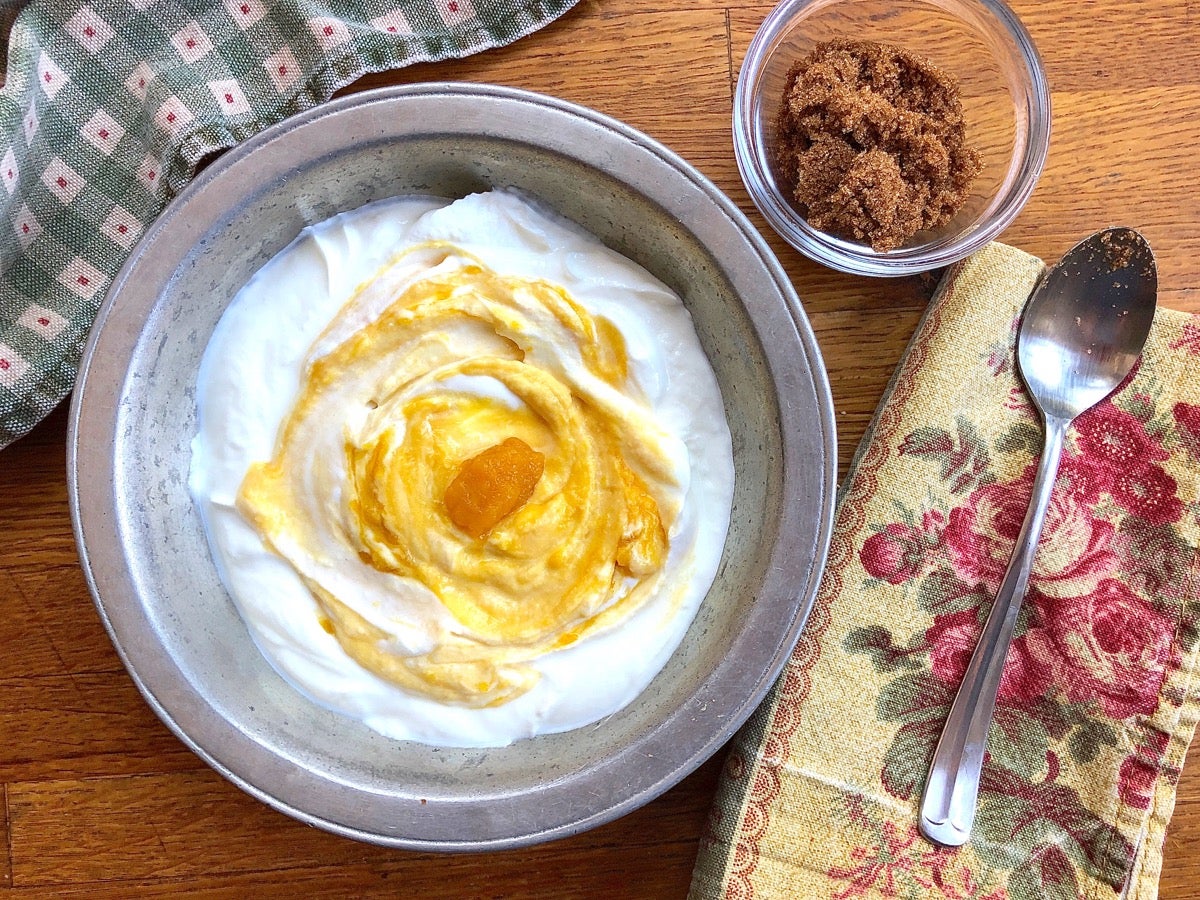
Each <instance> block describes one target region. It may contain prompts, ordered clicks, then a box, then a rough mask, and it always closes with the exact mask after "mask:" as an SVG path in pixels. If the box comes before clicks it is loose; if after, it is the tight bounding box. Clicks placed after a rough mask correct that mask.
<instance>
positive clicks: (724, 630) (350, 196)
mask: <svg viewBox="0 0 1200 900" xmlns="http://www.w3.org/2000/svg"><path fill="white" fill-rule="evenodd" d="M497 187H514V188H518V189H520V190H523V191H526V192H528V193H530V194H532V195H534V196H535V197H536V198H538V199H540V200H541V201H542V202H544V203H547V204H549V205H550V206H551V207H553V208H555V209H557V210H558V211H559V212H560V213H562V214H563V215H565V216H567V217H568V218H570V219H573V220H574V221H576V222H577V223H579V224H580V225H582V226H583V227H584V228H586V229H588V230H589V231H591V232H592V233H593V234H595V235H597V236H598V237H599V238H600V239H601V240H602V241H604V242H605V243H606V244H608V245H609V246H610V247H612V248H613V249H615V250H617V251H619V252H620V253H623V254H625V255H627V256H629V257H630V258H632V259H634V260H636V261H637V262H639V263H640V264H641V265H643V266H644V267H645V268H647V269H648V270H649V271H650V272H652V273H653V274H654V275H656V276H657V277H659V278H660V279H662V280H663V281H664V282H666V283H667V284H669V285H671V286H672V287H673V288H674V289H675V290H676V291H677V292H678V293H679V294H680V296H682V297H683V299H684V302H685V303H686V305H687V306H688V308H689V309H690V311H691V314H692V317H693V319H694V321H695V325H696V330H697V332H698V334H699V336H700V341H701V343H702V345H703V346H704V349H705V352H706V353H707V354H708V357H709V359H710V360H711V362H712V364H713V368H714V369H715V371H716V374H717V378H718V381H719V383H720V386H721V391H722V394H723V397H724V402H725V408H726V413H727V416H728V419H729V425H730V428H731V431H732V433H733V446H734V462H735V467H736V481H735V496H734V508H733V520H732V524H731V528H730V531H729V537H728V540H727V542H726V546H725V551H724V557H723V559H722V563H721V567H720V572H719V574H718V576H717V579H716V582H715V583H714V585H713V587H712V589H711V590H710V591H709V594H708V596H707V598H706V599H705V601H704V603H703V605H702V607H701V609H700V611H699V614H698V616H697V618H696V620H695V622H694V623H693V624H692V626H691V628H690V630H689V631H688V633H687V635H686V637H685V638H684V641H683V643H682V644H681V646H680V647H679V649H678V650H677V651H676V652H675V654H674V655H673V656H672V658H671V659H670V661H669V662H668V664H667V666H666V667H665V668H664V669H663V671H662V672H661V673H660V674H659V675H658V677H657V678H655V680H654V681H653V682H652V684H651V685H650V686H649V687H648V688H647V690H646V691H645V692H644V693H643V694H642V695H641V696H640V697H638V698H637V700H635V701H634V702H633V703H632V704H630V705H629V706H628V707H626V708H625V709H623V710H622V711H621V712H619V713H617V714H615V715H612V716H610V717H608V718H606V719H604V720H603V721H601V722H599V723H597V724H595V725H593V726H591V727H587V728H583V729H578V730H575V731H570V732H566V733H563V734H556V735H549V736H544V737H538V738H534V739H530V740H525V741H519V742H517V743H516V744H513V745H511V746H508V747H504V748H499V749H491V750H459V749H445V748H438V747H431V746H425V745H422V744H416V743H409V742H400V741H394V740H390V739H388V738H385V737H382V736H381V735H379V734H376V733H375V732H372V731H370V730H369V729H367V728H366V727H365V726H363V725H360V724H359V723H358V722H355V721H352V720H350V719H347V718H344V717H342V716H340V715H337V714H335V713H333V712H330V711H329V710H327V709H324V708H322V707H320V706H317V705H315V704H313V703H312V702H310V701H308V700H306V699H305V698H304V697H302V696H301V695H300V694H299V693H298V692H297V691H295V690H294V689H293V688H291V687H290V686H289V685H288V684H287V683H285V682H284V681H283V680H282V678H281V677H280V676H279V675H277V674H276V672H275V671H274V670H273V669H272V668H271V666H270V665H269V664H268V663H267V661H266V660H265V659H264V658H263V657H262V656H261V655H260V653H259V652H258V650H257V649H256V648H255V646H254V644H253V642H252V641H251V638H250V635H249V633H248V632H247V630H246V628H245V626H244V625H243V623H242V621H241V619H240V618H239V616H238V614H237V612H236V610H235V608H234V606H233V603H232V601H231V600H230V599H229V597H228V595H227V594H226V592H225V589H224V588H223V587H222V584H221V581H220V579H219V577H218V573H217V570H216V568H215V566H214V564H213V562H212V559H211V557H210V555H209V549H208V545H207V543H206V540H205V536H204V532H203V529H202V526H201V523H200V518H199V514H198V513H197V511H196V510H195V509H194V508H193V505H192V501H191V498H190V496H189V494H188V491H187V471H188V467H189V464H190V458H191V451H190V442H191V439H192V436H193V434H194V432H195V427H196V413H195V403H194V401H195V382H196V374H197V367H198V365H199V361H200V356H201V354H202V352H203V350H204V348H205V345H206V344H207V342H208V339H209V336H210V334H211V333H212V330H213V327H214V325H215V324H216V322H217V319H218V318H219V317H220V315H221V313H222V311H223V310H224V309H225V306H226V304H227V303H228V302H229V301H230V299H231V298H232V297H233V296H234V294H235V293H236V292H237V290H238V289H239V288H240V287H241V286H242V284H243V283H244V282H245V281H246V280H247V279H248V278H249V277H250V275H251V274H252V273H253V272H254V271H256V270H257V269H258V268H259V267H260V266H261V265H262V264H263V263H264V262H266V261H267V260H268V259H270V258H271V257H272V256H273V255H274V254H275V253H276V252H277V251H279V250H280V249H282V248H283V247H284V246H285V245H286V244H287V243H288V242H289V241H291V240H292V238H294V237H295V236H296V234H297V233H298V232H299V231H300V230H301V229H302V228H303V227H305V226H306V225H310V224H312V223H315V222H318V221H321V220H323V219H326V218H328V217H330V216H332V215H334V214H336V213H338V212H341V211H343V210H347V209H352V208H354V207H357V206H360V205H362V204H364V203H367V202H369V201H372V200H378V199H382V198H386V197H390V196H396V195H401V194H414V193H416V194H427V195H428V194H435V195H443V196H447V197H458V196H463V195H465V194H468V193H471V192H473V191H478V190H486V189H490V188H497ZM68 468H69V478H70V496H71V506H72V514H73V516H74V522H75V533H76V539H77V541H78V544H79V549H80V555H81V558H82V560H83V565H84V569H85V572H86V574H87V578H88V583H89V586H90V587H91V590H92V594H93V596H94V598H95V601H96V606H97V608H98V609H99V612H100V615H101V617H102V618H103V620H104V623H105V625H106V627H107V628H108V630H109V634H110V635H111V637H112V640H113V643H114V644H115V645H116V648H117V651H118V652H119V653H120V655H121V658H122V660H123V661H124V663H125V665H126V667H127V668H128V670H129V672H130V674H131V675H132V676H133V679H134V680H135V681H136V682H137V685H138V687H139V688H140V689H141V691H142V693H143V694H144V695H145V697H146V700H147V701H148V702H149V703H150V705H151V706H152V707H153V708H154V710H155V712H156V713H157V714H158V715H159V716H160V717H161V718H162V720H163V721H164V722H165V723H166V724H167V725H168V726H169V727H170V728H171V729H172V730H173V731H174V732H175V733H176V734H177V735H178V736H179V737H180V738H181V739H182V740H183V741H184V742H186V743H187V744H188V745H189V746H190V747H191V748H192V749H193V750H195V751H196V753H198V754H199V755H200V756H201V757H203V758H204V759H205V760H206V761H207V762H208V763H209V764H210V765H211V766H213V768H215V769H216V770H217V771H218V772H220V773H221V774H223V775H224V776H226V777H227V778H229V779H230V780H231V781H233V782H234V783H235V784H237V785H239V786H240V787H242V788H243V789H245V790H246V791H248V792H249V793H251V794H253V795H254V796H256V797H258V798H260V799H261V800H263V801H265V802H266V803H268V804H270V805H271V806H273V807H275V808H277V809H280V810H282V811H284V812H286V813H288V814H290V815H292V816H295V817H296V818H298V819H301V820H303V821H305V822H308V823H310V824H313V825H316V826H319V827H321V828H325V829H328V830H330V831H333V832H336V833H338V834H343V835H346V836H349V837H353V838H357V839H360V840H366V841H371V842H374V843H379V844H386V845H393V846H399V847H408V848H413V849H424V850H431V849H432V850H465V849H484V848H488V849H494V848H501V847H511V846H518V845H525V844H531V843H535V842H538V841H542V840H548V839H551V838H556V837H562V836H566V835H569V834H574V833H576V832H579V831H582V830H584V829H586V828H590V827H593V826H595V825H599V824H601V823H603V822H606V821H609V820H611V819H614V818H616V817H618V816H620V815H622V814H623V813H626V812H629V811H630V810H632V809H634V808H636V807H638V806H640V805H641V804H643V803H646V802H647V801H649V800H651V799H653V798H654V797H656V796H658V795H659V794H661V793H662V792H663V791H665V790H666V789H667V788H669V787H671V786H672V785H673V784H675V783H676V782H678V781H679V780H680V779H682V778H683V777H684V776H686V775H687V774H688V773H690V772H691V771H693V770H694V769H695V768H696V767H697V766H699V765H700V764H701V763H702V762H703V761H704V760H705V759H707V758H708V757H709V756H710V755H711V754H713V753H714V752H715V751H716V750H717V749H719V748H720V747H721V745H722V744H723V743H724V742H725V741H726V740H727V739H728V738H729V737H730V736H731V735H732V733H733V732H734V731H735V730H736V729H737V728H738V726H740V725H741V724H742V722H743V721H745V719H746V718H747V717H748V716H749V714H750V713H751V712H752V711H753V709H754V707H755V706H756V705H757V704H758V703H759V701H760V700H761V699H762V697H763V696H764V694H765V693H766V691H767V689H768V688H769V686H770V685H771V683H772V682H773V680H774V679H775V677H776V676H777V675H778V674H779V671H780V669H781V668H782V666H783V664H784V662H785V660H786V658H787V656H788V654H789V652H790V650H791V648H792V646H793V644H794V643H795V641H796V638H797V636H798V635H799V633H800V629H801V628H802V626H803V624H804V621H805V618H806V616H807V614H808V611H809V608H810V606H811V604H812V601H813V595H814V593H815V591H816V587H817V582H818V579H819V577H820V573H821V569H822V565H823V563H824V559H825V554H826V549H827V546H828V542H829V535H830V528H831V521H832V506H833V494H834V477H835V445H834V420H833V408H832V402H831V399H830V393H829V386H828V382H827V379H826V375H825V371H824V367H823V364H822V361H821V358H820V354H819V351H818V349H817V346H816V342H815V340H814V338H813V334H812V331H811V329H810V327H809V324H808V321H807V319H806V318H805V315H804V313H803V311H802V309H801V307H800V303H799V300H798V298H797V297H796V295H795V293H794V291H793V290H792V288H791V285H790V284H789V282H788V279H787V277H786V275H785V274H784V272H783V270H782V269H781V268H780V266H779V264H778V262H777V261H776V260H775V258H774V257H773V256H772V254H771V252H770V250H769V249H768V248H767V245H766V244H765V242H764V241H763V240H762V238H761V237H760V236H759V235H758V234H757V233H756V232H755V230H754V229H753V227H752V226H751V225H750V224H749V223H748V222H747V220H746V219H745V217H743V216H742V214H741V213H740V212H739V211H738V210H737V208H736V207H735V206H734V205H733V204H732V203H731V202H730V201H729V200H728V199H727V198H726V197H725V196H724V195H722V194H721V193H720V192H719V191H718V190H717V189H716V188H715V187H714V186H713V185H712V184H711V183H710V182H708V181H707V180H706V179H705V178H704V177H703V176H701V175H700V174H699V173H698V172H697V171H696V170H695V169H693V168H691V167H690V166H688V165H687V164H686V163H685V162H683V161H682V160H681V159H680V158H679V157H677V156H675V155H674V154H673V153H671V152H670V151H668V150H667V149H666V148H665V147H663V146H661V145H659V144H657V143H655V142H654V141H652V140H650V139H649V138H647V137H646V136H644V135H642V134H639V133H638V132H636V131H634V130H632V129H630V128H629V127H627V126H625V125H622V124H620V123H619V122H616V121H614V120H612V119H609V118H607V117H605V116H602V115H599V114H597V113H595V112H592V111H589V110H587V109H584V108H581V107H578V106H573V105H571V104H568V103H564V102H562V101H559V100H554V99H551V98H547V97H542V96H538V95H535V94H530V93H526V92H522V91H517V90H511V89H506V88H498V87H491V86H480V85H466V84H425V85H415V86H411V87H400V88H389V89H384V90H379V91H374V92H369V93H363V94H358V95H353V96H350V97H347V98H346V99H343V100H340V101H337V102H334V103H329V104H325V105H323V106H320V107H318V108H316V109H313V110H311V111H309V112H306V113H303V114H301V115H299V116H296V117H294V118H292V119H289V120H287V121H286V122H283V123H281V124H279V125H277V126H275V127H273V128H270V129H268V130H266V131H264V132H263V133H262V134H260V135H259V136H257V137H256V138H254V139H253V140H250V141H248V142H247V143H245V144H243V145H241V146H240V147H238V148H237V149H235V150H233V151H231V152H229V153H228V154H226V155H225V156H223V157H222V158H220V159H219V160H218V161H217V162H216V163H214V164H213V165H212V166H210V167H209V168H208V169H207V170H205V171H204V173H203V174H202V175H201V176H200V177H199V178H197V179H196V181H195V182H194V183H193V184H192V185H191V186H189V187H188V189H187V190H185V191H184V192H183V193H182V194H181V195H180V196H179V197H178V198H177V199H176V200H175V201H174V202H173V203H172V204H171V205H170V206H169V207H168V209H167V210H166V212H164V213H163V215H162V216H161V217H160V218H159V220H158V221H157V222H156V223H155V224H154V226H153V227H152V228H150V229H149V230H148V231H147V233H146V235H145V236H144V237H143V239H142V241H141V242H140V243H139V244H138V246H137V247H136V249H135V250H134V253H133V255H132V256H131V258H130V259H129V261H128V263H127V264H126V265H125V267H124V269H122V271H121V272H120V274H119V275H118V276H117V278H116V279H115V281H114V282H113V285H112V288H111V290H110V291H109V294H108V297H107V299H106V301H105V303H104V306H103V308H102V309H101V310H100V314H99V316H98V318H97V321H96V325H95V328H94V330H93V332H92V335H91V339H90V341H89V343H88V346H87V349H86V351H85V357H84V361H83V366H82V368H81V370H80V378H79V384H78V386H77V388H76V391H75V396H74V400H73V404H72V411H71V433H70V440H69V449H68Z"/></svg>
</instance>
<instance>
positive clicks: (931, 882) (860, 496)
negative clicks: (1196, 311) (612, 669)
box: [692, 244, 1200, 900]
mask: <svg viewBox="0 0 1200 900" xmlns="http://www.w3.org/2000/svg"><path fill="white" fill-rule="evenodd" d="M1041 270H1042V264H1041V262H1040V261H1039V260H1037V259H1035V258H1033V257H1031V256H1028V255H1027V254H1024V253H1022V252H1020V251H1018V250H1014V249H1012V248H1010V247H1004V246H1001V245H996V244H994V245H991V246H990V247H988V248H985V249H984V250H983V251H981V252H980V253H978V254H977V255H976V256H974V257H972V258H971V259H969V260H967V261H966V262H964V263H962V264H960V265H958V266H956V267H955V268H953V269H952V270H950V272H949V273H948V274H947V275H946V277H945V279H944V280H943V282H942V284H941V286H940V287H939V290H938V292H937V295H936V296H935V297H934V299H933V301H932V303H931V304H930V308H929V311H928V313H927V315H926V317H925V319H924V321H923V322H922V324H921V326H920V328H919V329H918V331H917V334H916V336H915V337H914V338H913V341H912V343H911V344H910V346H909V349H908V351H907V353H906V354H905V358H904V360H903V361H902V362H901V364H900V367H899V369H898V371H897V373H896V376H895V378H894V379H893V382H892V384H891V386H890V387H889V389H888V392H887V395H886V396H885V398H884V400H883V403H882V404H881V406H880V408H879V410H878V412H877V413H876V416H875V419H874V421H873V422H872V426H871V429H870V430H869V432H868V434H867V436H866V438H864V440H863V442H862V445H861V446H860V448H859V451H858V454H857V455H856V457H855V460H854V463H853V464H852V466H851V471H850V474H849V476H848V477H847V480H846V482H845V484H844V485H843V487H842V491H841V495H840V498H839V502H838V510H837V515H836V520H835V526H834V537H833V542H832V546H831V551H830V558H829V565H828V568H827V570H826V573H825V576H824V579H823V581H822V584H821V587H820V590H819V593H818V597H817V602H816V605H815V607H814V609H813V612H812V615H811V618H810V619H809V624H808V626H807V627H806V629H805V631H804V633H803V635H802V636H801V640H800V642H799V644H798V645H797V647H796V650H795V652H794V654H793V655H792V658H791V660H790V661H789V663H788V665H787V667H786V669H785V671H784V674H783V676H782V678H781V679H780V681H779V683H778V684H777V685H776V687H775V688H774V690H773V692H772V694H771V695H770V697H769V698H768V700H767V701H766V702H765V703H764V704H763V706H762V707H761V708H760V709H759V710H758V712H757V713H756V714H755V716H754V717H753V718H752V719H751V721H750V722H749V724H748V725H747V726H746V728H745V729H743V731H742V732H741V733H740V735H739V736H738V737H737V739H736V740H735V742H734V744H733V747H732V750H731V753H730V755H729V757H728V760H727V763H726V766H725V769H724V772H723V775H722V781H721V787H720V790H719V793H718V797H717V801H716V804H715V806H714V808H713V811H712V815H711V819H710V826H709V830H708V833H707V834H706V836H705V837H704V839H703V840H702V842H701V850H700V857H699V860H698V863H697V867H696V871H695V876H694V880H693V885H692V894H693V897H695V898H697V900H699V898H712V897H728V898H752V897H760V898H789V900H790V898H814V900H815V898H821V900H824V898H834V900H847V898H884V897H889V898H921V900H925V898H934V900H936V898H946V900H1003V898H1012V900H1034V898H1038V900H1076V898H1109V900H1111V898H1117V897H1131V898H1139V900H1146V898H1152V897H1154V896H1156V894H1157V884H1158V875H1159V871H1160V868H1161V863H1162V856H1161V850H1162V843H1163V837H1164V833H1165V830H1166V826H1167V820H1168V819H1169V818H1170V815H1171V810H1172V808H1173V806H1174V802H1175V785H1176V781H1177V778H1178V775H1179V772H1180V770H1181V768H1182V765H1183V759H1184V755H1185V753H1186V751H1187V747H1188V743H1189V742H1190V740H1191V738H1192V735H1193V733H1194V731H1195V728H1196V721H1197V717H1198V715H1200V702H1198V700H1197V694H1198V692H1200V684H1198V682H1197V676H1198V673H1200V628H1198V625H1200V598H1198V596H1197V587H1198V585H1200V553H1198V551H1197V547H1198V546H1200V519H1198V516H1200V377H1197V376H1198V375H1200V319H1197V318H1195V317H1192V316H1187V315H1184V314H1182V313H1176V312H1172V311H1170V310H1164V309H1159V311H1158V314H1157V316H1156V318H1155V321H1154V327H1153V329H1152V331H1151V336H1150V340H1149V342H1148V344H1147V346H1146V349H1145V352H1144V354H1143V356H1142V360H1141V363H1140V367H1139V368H1138V370H1137V372H1136V374H1135V375H1134V376H1133V378H1132V379H1131V380H1129V381H1128V382H1127V383H1126V384H1125V385H1124V386H1123V387H1122V388H1121V389H1120V390H1119V391H1118V392H1116V393H1115V394H1114V395H1113V396H1112V397H1111V398H1109V400H1107V401H1105V402H1103V403H1102V404H1101V405H1100V406H1098V407H1096V408H1095V409H1093V410H1091V411H1089V412H1088V413H1086V414H1085V415H1084V416H1082V417H1080V418H1079V419H1078V420H1077V422H1076V423H1075V426H1074V427H1073V428H1072V430H1071V433H1070V436H1069V438H1068V444H1067V447H1066V449H1065V452H1064V457H1063V463H1062V468H1061V469H1060V472H1059V478H1058V481H1057V482H1056V485H1055V490H1054V494H1053V497H1052V500H1051V507H1050V511H1049V514H1048V516H1047V520H1046V530H1045V532H1044V534H1043V540H1042V543H1041V544H1040V545H1039V550H1038V555H1037V558H1036V560H1035V564H1034V570H1033V576H1032V579H1031V582H1030V589H1029V591H1028V593H1027V595H1026V600H1025V604H1024V608H1023V613H1022V618H1021V620H1020V621H1019V624H1018V629H1017V637H1016V640H1015V642H1014V644H1013V646H1012V649H1011V650H1010V652H1009V656H1008V659H1007V662H1006V667H1005V672H1004V677H1003V680H1002V682H1001V685H1000V691H999V699H998V703H997V708H996V717H995V720H994V723H993V727H992V732H991V737H990V740H989V744H988V758H987V762H986V765H985V767H984V773H983V782H982V786H981V790H980V797H979V809H978V816H977V818H976V821H975V828H974V832H973V834H972V840H971V842H970V843H969V844H967V845H966V846H965V847H963V848H961V849H957V850H953V849H946V848H938V847H935V846H934V845H932V844H930V843H928V842H927V841H925V840H924V838H922V837H921V836H920V834H919V832H918V830H917V825H916V822H917V805H918V803H919V801H920V796H921V792H922V790H923V789H924V785H925V777H926V772H927V770H928V766H929V760H930V758H931V756H932V755H933V748H934V745H935V744H936V742H937V739H938V735H939V734H940V733H941V729H942V725H943V723H944V721H945V717H946V714H947V712H948V710H949V705H950V701H951V699H952V697H953V694H954V692H955V691H956V690H957V688H958V684H959V682H960V681H961V679H962V675H963V672H964V671H965V669H966V665H967V661H968V659H969V658H970V655H971V652H972V651H973V649H974V646H975V643H976V641H977V639H978V636H979V632H980V628H981V624H982V620H983V617H984V616H985V615H986V613H987V611H988V609H990V606H991V599H992V597H994V596H995V593H996V589H997V587H998V586H999V582H1000V578H1001V575H1002V573H1003V571H1004V568H1005V566H1006V564H1007V561H1008V556H1009V554H1010V552H1011V550H1012V546H1013V541H1014V540H1015V537H1016V533H1017V530H1018V528H1019V526H1020V524H1021V520H1022V518H1023V517H1024V513H1025V508H1026V506H1027V504H1028V502H1029V497H1030V494H1031V491H1032V482H1033V470H1034V464H1035V461H1036V459H1037V457H1038V455H1039V452H1040V449H1041V442H1042V437H1041V435H1042V430H1041V426H1040V422H1039V421H1038V419H1037V416H1036V413H1035V412H1034V410H1033V408H1032V406H1031V404H1030V402H1029V400H1028V398H1027V397H1026V395H1025V392H1024V390H1023V389H1022V388H1021V386H1020V383H1019V381H1018V376H1017V374H1016V372H1015V371H1014V365H1013V350H1014V340H1015V335H1016V322H1017V317H1018V314H1019V311H1020V308H1021V306H1022V305H1023V303H1024V300H1025V298H1026V296H1027V295H1028V293H1029V291H1030V289H1031V288H1032V286H1033V284H1034V282H1035V281H1036V279H1037V277H1038V274H1039V273H1040V271H1041Z"/></svg>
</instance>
